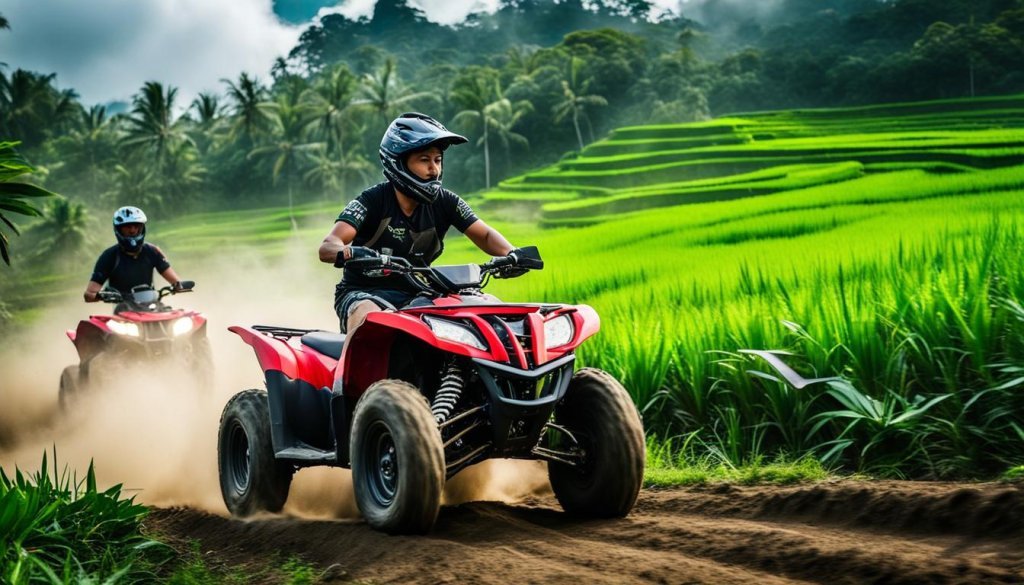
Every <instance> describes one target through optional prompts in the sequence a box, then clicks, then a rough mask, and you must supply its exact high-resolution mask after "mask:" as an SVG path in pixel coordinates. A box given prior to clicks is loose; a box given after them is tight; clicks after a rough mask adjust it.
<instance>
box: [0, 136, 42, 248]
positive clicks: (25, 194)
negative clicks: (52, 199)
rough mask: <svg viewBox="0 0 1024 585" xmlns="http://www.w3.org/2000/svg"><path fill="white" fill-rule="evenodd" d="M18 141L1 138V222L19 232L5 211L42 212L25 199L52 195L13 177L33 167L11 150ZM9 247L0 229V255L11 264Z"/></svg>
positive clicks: (29, 171)
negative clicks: (5, 140) (2, 139)
mask: <svg viewBox="0 0 1024 585" xmlns="http://www.w3.org/2000/svg"><path fill="white" fill-rule="evenodd" d="M17 145H18V143H17V142H0V223H3V225H6V226H7V227H8V228H9V229H10V230H11V231H12V232H14V234H15V235H18V234H19V232H18V228H17V227H16V226H15V225H14V223H13V222H12V221H11V220H10V219H8V217H7V215H6V214H11V213H16V214H19V215H27V216H36V217H38V216H40V215H42V214H41V213H40V211H39V209H37V208H36V207H35V206H34V205H32V204H31V203H29V202H28V201H26V199H28V198H32V197H49V196H51V195H53V193H51V192H49V191H47V190H46V189H43V188H41V187H37V186H35V185H31V184H29V183H22V182H17V181H14V179H15V178H17V177H19V176H21V175H24V174H28V173H32V172H33V171H34V170H35V169H33V168H32V166H31V165H29V164H28V162H26V161H25V159H23V158H21V155H19V154H18V152H17V151H16V150H14V147H15V146H17ZM5 212H6V214H5ZM8 248H9V241H8V239H7V234H5V233H4V232H3V231H0V258H2V259H3V261H4V263H6V264H7V265H8V266H10V264H11V257H10V253H9V252H8Z"/></svg>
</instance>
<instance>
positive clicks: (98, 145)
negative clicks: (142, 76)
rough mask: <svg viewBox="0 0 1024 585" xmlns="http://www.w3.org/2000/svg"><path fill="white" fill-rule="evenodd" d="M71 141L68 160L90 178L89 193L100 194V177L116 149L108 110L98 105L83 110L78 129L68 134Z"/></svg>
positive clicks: (79, 117)
mask: <svg viewBox="0 0 1024 585" xmlns="http://www.w3.org/2000/svg"><path fill="white" fill-rule="evenodd" d="M68 140H69V141H70V146H71V147H70V148H69V149H68V151H67V154H66V155H65V160H66V161H67V162H68V164H69V165H70V166H71V167H73V168H78V169H81V172H83V173H84V174H85V175H86V176H87V183H88V186H89V192H90V193H92V194H94V195H95V194H98V193H99V177H100V176H101V175H102V171H103V167H104V166H105V163H106V162H107V161H109V160H110V159H111V158H112V157H113V155H114V151H115V148H116V137H115V134H114V132H113V129H112V124H111V121H110V118H108V117H107V108H106V107H104V106H100V105H96V106H93V107H91V108H89V109H88V110H84V109H83V110H81V111H80V112H79V116H78V123H77V127H76V128H75V129H74V130H72V131H71V133H70V134H68Z"/></svg>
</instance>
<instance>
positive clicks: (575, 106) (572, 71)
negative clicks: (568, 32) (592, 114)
mask: <svg viewBox="0 0 1024 585" xmlns="http://www.w3.org/2000/svg"><path fill="white" fill-rule="evenodd" d="M582 66H583V61H582V60H581V59H579V58H578V57H575V56H574V57H570V59H569V75H568V79H563V80H562V95H563V96H564V99H563V100H562V101H561V102H559V103H557V104H555V106H554V107H553V108H552V110H551V111H552V113H553V114H554V116H555V123H556V124H558V123H560V122H561V121H562V120H564V119H566V118H567V117H569V116H572V125H573V128H575V129H576V140H577V142H579V145H580V150H581V151H582V150H583V135H582V134H581V133H580V118H581V117H583V118H586V115H587V114H586V110H587V108H590V107H593V106H607V105H608V100H606V99H604V98H603V97H602V96H599V95H587V89H589V87H590V79H587V80H586V81H583V82H582V83H581V82H580V80H579V77H580V74H579V70H580V69H581V68H582Z"/></svg>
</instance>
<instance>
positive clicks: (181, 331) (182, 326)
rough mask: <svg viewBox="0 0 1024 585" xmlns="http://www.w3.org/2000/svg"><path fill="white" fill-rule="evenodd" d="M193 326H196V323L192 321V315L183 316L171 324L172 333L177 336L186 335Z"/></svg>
mask: <svg viewBox="0 0 1024 585" xmlns="http://www.w3.org/2000/svg"><path fill="white" fill-rule="evenodd" d="M193 327H195V324H194V323H192V317H182V318H181V319H178V320H177V321H175V322H174V325H171V333H173V334H174V336H175V337H177V336H179V335H185V334H186V333H188V332H189V331H192V328H193Z"/></svg>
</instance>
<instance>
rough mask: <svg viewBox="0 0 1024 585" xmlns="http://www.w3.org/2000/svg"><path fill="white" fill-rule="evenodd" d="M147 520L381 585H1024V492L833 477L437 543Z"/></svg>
mask: <svg viewBox="0 0 1024 585" xmlns="http://www.w3.org/2000/svg"><path fill="white" fill-rule="evenodd" d="M147 522H148V525H149V527H150V528H152V529H154V530H156V531H158V532H160V533H163V534H165V535H168V536H171V537H172V538H181V539H198V540H200V541H201V542H202V547H203V550H204V551H206V552H207V553H209V554H210V555H212V556H213V558H217V559H220V560H221V561H223V562H226V563H231V564H249V563H253V562H258V561H259V560H261V559H267V558H271V557H272V556H273V555H275V554H278V553H280V554H283V555H285V556H286V557H287V556H288V555H292V554H296V555H299V556H300V557H301V558H303V559H305V560H306V561H308V562H311V563H313V564H314V565H316V566H318V567H320V568H326V567H329V566H331V565H335V564H336V565H337V566H336V567H334V568H333V569H332V571H330V572H329V574H332V575H336V576H338V580H339V581H344V580H347V579H354V580H360V581H368V582H371V583H455V582H458V583H495V584H501V585H507V584H509V583H574V584H575V583H714V584H729V583H827V584H828V585H837V584H844V583H887V584H903V583H905V584H908V585H909V584H915V585H917V584H943V583H964V584H966V583H1024V485H1021V484H996V483H987V484H949V483H917V482H852V481H842V482H830V483H823V484H817V485H814V486H799V487H776V486H760V487H733V486H725V485H722V486H713V487H697V488H680V489H671V490H645V491H644V492H642V493H641V495H640V500H639V501H638V503H637V506H636V508H635V510H634V511H633V513H632V514H631V515H630V516H629V517H627V518H625V519H622V520H602V521H580V520H573V519H571V518H568V517H566V516H565V515H564V514H562V512H561V511H560V510H559V508H558V505H557V502H556V501H555V500H554V499H553V498H552V497H550V496H540V497H533V498H529V499H527V500H526V501H523V502H520V503H518V504H500V503H493V502H475V503H468V504H462V505H460V506H452V507H445V508H443V509H442V512H441V517H440V519H439V521H438V524H437V526H436V528H435V530H434V532H433V533H432V534H431V535H429V536H426V537H393V536H387V535H384V534H380V533H378V532H375V531H373V530H371V529H370V528H369V527H368V526H367V525H366V524H364V523H362V522H360V521H354V520H339V521H325V520H301V519H296V518H293V517H274V518H266V519H261V520H252V521H241V520H232V519H227V518H223V517H220V516H215V515H211V514H208V513H204V512H199V511H196V510H192V509H187V508H169V509H158V510H155V511H154V512H153V515H152V516H151V518H150V519H149V520H148V521H147Z"/></svg>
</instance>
